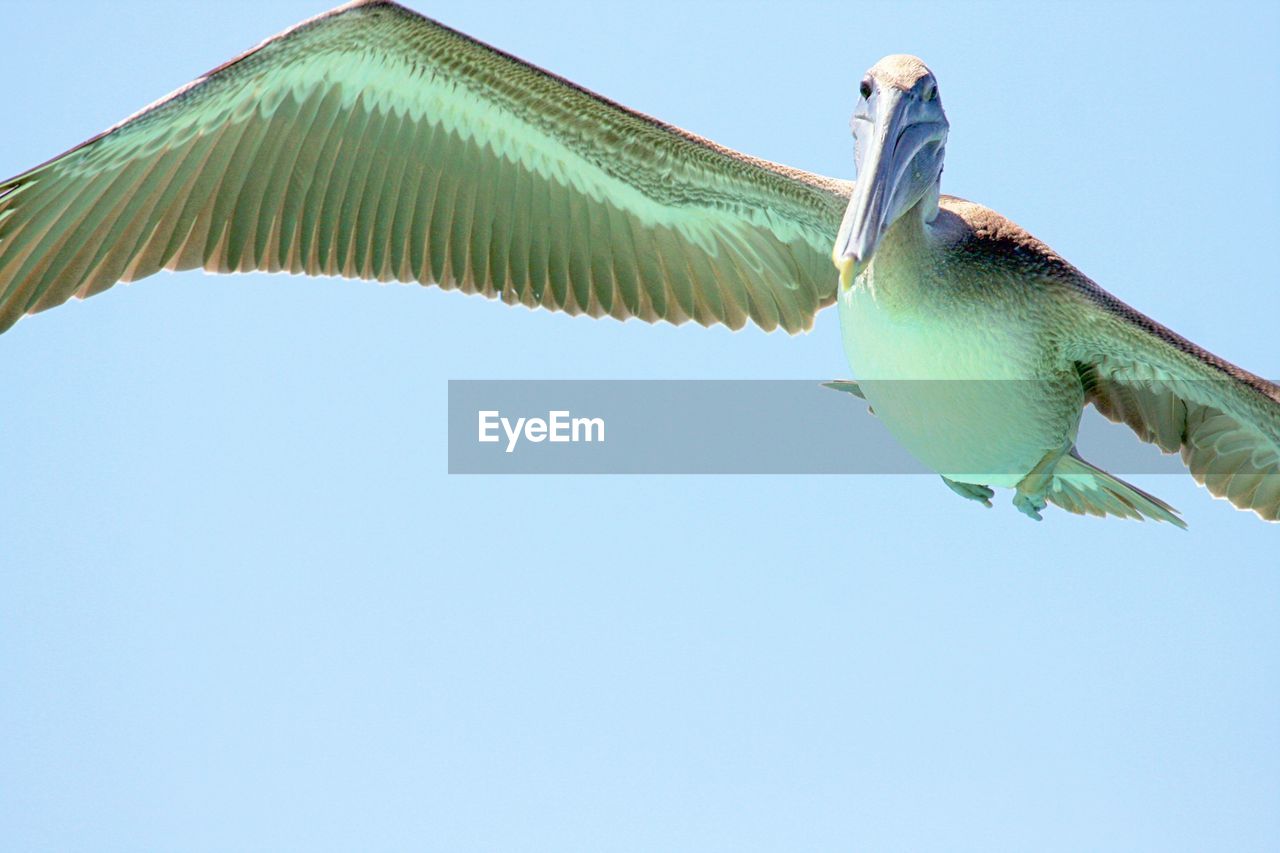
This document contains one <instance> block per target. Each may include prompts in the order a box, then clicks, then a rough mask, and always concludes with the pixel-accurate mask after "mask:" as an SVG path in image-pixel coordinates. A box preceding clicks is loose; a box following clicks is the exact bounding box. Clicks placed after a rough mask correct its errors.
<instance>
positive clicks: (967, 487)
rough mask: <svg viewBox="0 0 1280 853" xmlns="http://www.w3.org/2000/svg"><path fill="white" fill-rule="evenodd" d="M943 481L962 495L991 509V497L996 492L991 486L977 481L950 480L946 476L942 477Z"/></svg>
mask: <svg viewBox="0 0 1280 853" xmlns="http://www.w3.org/2000/svg"><path fill="white" fill-rule="evenodd" d="M942 482H944V483H946V484H947V488H949V489H950V490H951V491H953V492H955V493H956V494H957V495H959V496H960V497H962V498H965V499H967V500H971V501H977V502H978V503H980V504H982V505H983V506H985V507H986V508H987V509H991V498H992V497H994V496H995V492H994V491H992V489H991V487H990V486H979V485H978V484H977V483H958V482H956V481H955V480H948V479H947V478H946V477H943V478H942Z"/></svg>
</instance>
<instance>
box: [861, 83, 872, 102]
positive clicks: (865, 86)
mask: <svg viewBox="0 0 1280 853" xmlns="http://www.w3.org/2000/svg"><path fill="white" fill-rule="evenodd" d="M858 94H860V95H862V97H864V98H870V97H871V81H870V80H863V81H862V85H861V86H859V87H858Z"/></svg>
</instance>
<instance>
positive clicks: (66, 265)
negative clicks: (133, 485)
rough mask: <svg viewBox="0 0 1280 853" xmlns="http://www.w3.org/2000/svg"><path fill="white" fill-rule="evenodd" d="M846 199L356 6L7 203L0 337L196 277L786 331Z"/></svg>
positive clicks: (383, 11) (159, 111) (799, 320)
mask: <svg viewBox="0 0 1280 853" xmlns="http://www.w3.org/2000/svg"><path fill="white" fill-rule="evenodd" d="M848 192H849V185H848V184H847V183H844V182H839V181H833V180H830V179H826V178H822V177H819V176H816V175H811V174H808V173H805V172H801V171H798V170H794V169H789V168H787V167H784V166H778V165H776V164H772V163H768V162H765V161H762V160H757V159H754V158H751V157H747V156H746V155H742V154H738V153H737V152H733V151H730V150H728V149H725V148H722V147H720V146H717V145H715V144H714V143H712V142H709V141H707V140H705V139H702V138H700V137H697V136H694V135H693V134H690V133H687V132H685V131H682V130H680V129H678V128H674V127H671V126H669V125H666V124H663V123H661V122H658V121H656V120H654V119H651V118H649V117H647V116H644V115H641V114H639V113H636V112H633V111H630V110H627V109H625V108H623V107H621V106H619V105H617V104H614V103H612V102H610V101H608V100H605V99H604V98H601V97H599V96H597V95H594V94H592V93H590V92H588V91H586V90H585V89H582V88H580V87H577V86H575V85H574V84H572V83H569V82H568V81H565V80H563V79H561V78H559V77H556V76H554V75H552V74H549V73H547V72H545V71H542V70H540V69H537V68H535V67H533V66H531V65H528V64H526V63H524V62H522V61H520V60H518V59H515V58H514V57H511V56H509V55H507V54H504V53H502V52H500V51H497V50H494V49H493V48H490V47H488V46H486V45H483V44H481V43H480V42H477V41H475V40H473V39H470V38H468V37H467V36H464V35H462V34H460V33H457V32H454V31H453V30H450V29H448V28H447V27H444V26H442V25H440V24H437V23H435V22H434V21H431V20H429V19H427V18H423V17H421V16H419V15H417V14H415V13H413V12H410V11H408V10H406V9H403V8H402V7H399V6H397V5H395V4H394V3H390V2H385V0H365V2H357V3H353V4H349V5H347V6H344V7H340V8H339V9H337V10H334V11H333V12H330V13H328V14H326V15H322V16H320V17H318V18H315V19H312V20H311V21H308V22H304V23H303V24H300V25H299V26H297V27H295V28H293V29H291V30H289V31H287V32H285V33H283V34H281V35H280V36H277V37H275V38H273V39H270V40H268V41H267V42H264V43H263V44H262V45H261V46H259V47H258V48H256V49H254V50H252V51H250V52H248V53H246V54H244V55H243V56H241V57H238V58H236V59H234V60H232V61H231V62H228V63H227V64H225V65H223V66H221V67H220V68H218V69H215V70H214V71H212V72H210V73H209V74H207V75H205V76H204V77H201V78H200V79H198V80H197V81H195V82H194V83H192V84H190V85H188V86H186V87H184V88H183V89H181V90H179V91H178V92H175V93H174V94H173V95H171V96H169V97H168V98H166V99H163V100H161V101H159V102H157V103H156V104H154V105H152V106H151V107H148V108H146V109H144V110H143V111H141V112H139V113H138V114H136V115H135V116H133V117H131V118H130V119H127V120H126V121H125V122H123V123H121V124H120V125H117V126H116V127H115V128H112V129H111V130H109V131H107V132H105V133H103V134H101V135H99V136H96V137H94V138H93V139H91V140H89V141H88V142H86V143H84V144H83V145H81V146H78V147H76V148H74V149H72V150H71V151H68V152H67V153H65V154H63V155H61V156H60V157H57V158H55V159H53V160H51V161H49V162H48V163H45V164H44V165H42V166H38V167H36V168H35V169H32V170H30V171H28V172H25V173H23V174H21V175H19V176H17V177H15V178H13V179H10V180H8V181H5V182H2V183H0V331H3V330H4V329H6V328H8V327H9V326H10V325H12V324H13V323H14V322H16V321H17V319H18V318H20V317H21V316H22V315H24V314H26V313H28V312H31V311H36V310H43V309H46V308H50V307H53V306H55V305H58V304H60V303H62V302H65V301H66V300H68V299H70V298H71V297H72V296H79V297H85V296H88V295H92V294H94V293H98V292H100V291H102V290H105V289H107V288H109V287H110V286H112V285H113V284H114V283H115V282H116V281H120V280H126V281H132V280H137V279H140V278H144V277H146V276H149V275H152V274H153V273H155V272H157V271H159V270H161V269H190V268H196V267H202V268H204V269H206V270H209V271H215V272H244V271H249V270H263V271H271V272H274V271H282V270H283V271H288V272H293V273H306V274H310V275H342V276H346V277H351V278H364V279H376V280H380V281H389V280H400V281H418V282H421V283H424V284H438V285H441V286H442V287H445V288H458V289H461V290H463V291H466V292H468V293H480V294H484V295H485V296H489V297H491V298H493V297H496V298H501V299H503V301H506V302H508V303H516V302H519V303H522V304H524V305H527V306H530V307H539V306H540V307H544V308H548V309H552V310H564V311H568V312H570V313H575V314H578V313H586V314H590V315H593V316H602V315H605V314H608V315H611V316H613V317H616V318H618V319H626V318H629V317H638V318H640V319H643V320H646V321H650V322H653V321H657V320H667V321H669V322H672V323H680V322H684V321H685V320H687V319H690V318H692V319H695V320H697V321H698V322H700V323H702V324H704V325H710V324H713V323H723V324H725V325H727V326H729V327H731V328H738V327H740V326H742V325H743V324H744V323H746V322H747V320H748V319H750V320H753V321H754V322H756V323H757V324H759V325H760V326H761V327H762V328H765V329H772V328H775V327H777V326H782V327H783V328H785V329H787V330H788V331H791V332H795V331H800V330H803V329H806V328H808V327H809V326H810V325H811V324H812V322H813V317H814V314H815V313H816V312H817V311H818V310H819V309H821V308H822V307H824V306H826V305H829V304H831V303H832V302H833V301H834V298H835V281H836V279H835V276H834V273H833V271H832V270H831V268H830V263H829V261H828V260H827V254H828V251H829V248H830V243H831V240H832V239H833V237H834V234H835V231H836V229H837V227H838V225H839V220H840V216H841V212H842V210H843V208H844V205H845V203H846V201H847V197H848Z"/></svg>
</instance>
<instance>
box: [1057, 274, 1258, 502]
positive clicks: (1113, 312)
mask: <svg viewBox="0 0 1280 853" xmlns="http://www.w3.org/2000/svg"><path fill="white" fill-rule="evenodd" d="M1083 292H1084V294H1085V296H1086V297H1087V298H1086V299H1085V300H1084V302H1085V308H1084V310H1082V311H1080V312H1078V313H1077V314H1076V315H1075V316H1076V320H1075V323H1074V329H1073V330H1072V335H1071V340H1069V341H1068V342H1067V345H1066V349H1067V353H1068V355H1069V356H1070V357H1071V358H1073V359H1074V360H1075V361H1076V364H1077V367H1078V369H1079V370H1080V374H1081V378H1082V379H1083V381H1084V386H1085V394H1086V397H1087V399H1088V400H1089V401H1090V402H1092V403H1093V404H1094V406H1096V407H1097V409H1098V411H1100V412H1102V414H1104V415H1106V416H1107V417H1108V418H1110V419H1111V420H1113V421H1117V422H1120V423H1125V424H1128V425H1129V426H1130V427H1131V428H1132V429H1133V431H1134V432H1136V433H1137V434H1138V437H1139V438H1141V439H1142V440H1143V441H1149V442H1152V443H1154V444H1157V445H1159V446H1160V448H1161V449H1162V450H1164V451H1165V452H1166V453H1175V452H1180V453H1181V454H1182V459H1183V461H1184V462H1185V463H1186V464H1187V467H1188V468H1190V470H1191V475H1192V476H1193V477H1195V479H1196V481H1197V482H1199V483H1201V484H1203V485H1204V486H1206V487H1207V488H1208V489H1209V491H1210V492H1212V493H1213V494H1214V495H1217V496H1218V497H1221V498H1226V499H1227V500H1229V501H1231V503H1233V504H1235V505H1236V506H1237V507H1239V508H1241V509H1247V510H1252V511H1253V512H1255V513H1257V514H1258V515H1259V516H1261V517H1262V518H1264V519H1266V520H1268V521H1277V520H1280V386H1277V385H1275V384H1273V383H1271V382H1268V381H1266V380H1265V379H1262V378H1260V377H1258V376H1255V375H1253V374H1252V373H1249V372H1248V371H1246V370H1242V369H1240V368H1239V367H1236V366H1235V365H1233V364H1231V363H1229V362H1227V361H1224V360H1223V359H1221V358H1218V357H1217V356H1215V355H1213V354H1212V353H1209V352H1206V351H1204V350H1203V349H1201V348H1200V347H1198V346H1196V345H1195V344H1193V343H1191V342H1190V341H1188V340H1187V339H1186V338H1184V337H1182V336H1180V335H1178V334H1176V333H1174V332H1172V331H1170V330H1169V329H1166V328H1165V327H1164V326H1161V325H1160V324H1159V323H1156V322H1155V321H1154V320H1151V319H1150V318H1148V317H1146V316H1144V315H1142V314H1140V313H1138V312H1137V311H1135V310H1134V309H1132V308H1130V307H1129V306H1128V305H1125V304H1124V303H1123V302H1121V301H1119V300H1118V299H1116V298H1115V297H1113V296H1111V295H1110V294H1108V293H1106V292H1105V291H1103V290H1101V289H1100V288H1097V287H1096V286H1095V285H1093V284H1092V282H1089V283H1088V286H1087V287H1085V288H1084V291H1083Z"/></svg>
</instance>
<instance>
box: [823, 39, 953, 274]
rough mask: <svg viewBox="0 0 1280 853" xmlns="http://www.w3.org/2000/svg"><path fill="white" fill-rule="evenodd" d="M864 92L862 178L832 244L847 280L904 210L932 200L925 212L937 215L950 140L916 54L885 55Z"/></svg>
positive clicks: (929, 76) (857, 128)
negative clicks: (946, 151)
mask: <svg viewBox="0 0 1280 853" xmlns="http://www.w3.org/2000/svg"><path fill="white" fill-rule="evenodd" d="M858 94H859V98H858V105H857V107H856V108H855V109H854V112H853V121H852V122H851V127H852V130H853V138H854V142H855V151H856V153H855V157H856V159H857V167H858V180H857V183H856V184H855V185H854V189H853V195H852V196H850V198H849V207H848V209H847V210H846V211H845V214H844V221H843V222H842V223H841V224H840V232H839V234H838V235H837V237H836V243H835V247H834V248H833V249H832V251H831V259H832V261H834V262H835V265H836V269H838V270H839V271H840V283H841V285H842V286H844V287H848V286H850V285H851V284H852V283H853V279H854V278H856V277H857V275H858V274H859V273H861V272H862V270H863V269H865V268H866V266H867V264H868V263H870V261H871V256H872V255H874V254H875V251H876V248H877V247H878V246H879V245H880V241H881V240H882V239H883V238H884V235H885V233H886V232H888V230H889V228H890V226H892V225H893V223H894V222H896V221H897V220H898V219H899V217H901V216H902V215H903V214H904V213H906V212H907V211H909V210H911V209H912V208H913V207H915V206H916V205H917V203H919V202H920V201H921V200H922V199H928V200H929V203H928V204H927V205H925V206H924V208H922V214H923V215H924V216H925V217H926V219H932V217H933V216H935V215H936V213H937V197H938V182H939V180H940V179H941V177H942V156H943V149H944V148H945V146H946V143H947V128H948V124H947V116H946V113H944V112H943V111H942V100H941V98H939V97H938V82H937V80H935V79H934V76H933V72H932V71H930V70H929V69H928V67H927V66H925V64H924V63H923V62H921V61H920V60H919V59H917V58H916V57H914V56H906V55H902V54H896V55H894V56H886V57H885V58H884V59H882V60H880V61H879V62H877V63H876V64H875V65H873V66H872V67H871V70H869V71H868V72H867V74H866V76H865V77H863V78H862V82H861V84H859V87H858Z"/></svg>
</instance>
